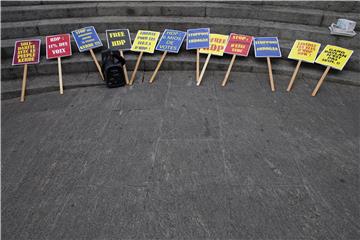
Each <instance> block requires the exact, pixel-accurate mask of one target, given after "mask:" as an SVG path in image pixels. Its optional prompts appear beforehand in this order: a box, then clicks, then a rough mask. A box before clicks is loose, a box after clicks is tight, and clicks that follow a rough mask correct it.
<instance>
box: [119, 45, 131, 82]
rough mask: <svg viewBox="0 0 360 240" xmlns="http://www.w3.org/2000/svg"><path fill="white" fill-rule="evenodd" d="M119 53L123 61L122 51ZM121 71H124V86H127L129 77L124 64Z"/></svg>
mask: <svg viewBox="0 0 360 240" xmlns="http://www.w3.org/2000/svg"><path fill="white" fill-rule="evenodd" d="M119 52H120V56H121V57H122V58H124V59H125V57H124V53H123V51H122V50H119ZM123 71H124V75H125V81H126V84H127V85H129V76H128V73H127V70H126V63H125V64H124V65H123Z"/></svg>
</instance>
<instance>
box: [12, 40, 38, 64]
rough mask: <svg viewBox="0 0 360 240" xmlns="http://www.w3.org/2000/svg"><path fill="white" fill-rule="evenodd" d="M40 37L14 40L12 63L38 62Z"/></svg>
mask: <svg viewBox="0 0 360 240" xmlns="http://www.w3.org/2000/svg"><path fill="white" fill-rule="evenodd" d="M40 43H41V40H40V39H31V40H21V41H16V42H15V47H14V55H13V60H12V65H26V64H37V63H39V62H40Z"/></svg>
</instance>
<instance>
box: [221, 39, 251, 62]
mask: <svg viewBox="0 0 360 240" xmlns="http://www.w3.org/2000/svg"><path fill="white" fill-rule="evenodd" d="M252 41H253V37H252V36H247V35H241V34H236V33H231V34H230V37H229V41H228V43H227V45H226V47H225V51H224V52H225V53H227V54H233V55H239V56H243V57H247V56H248V55H249V51H250V48H251V44H252Z"/></svg>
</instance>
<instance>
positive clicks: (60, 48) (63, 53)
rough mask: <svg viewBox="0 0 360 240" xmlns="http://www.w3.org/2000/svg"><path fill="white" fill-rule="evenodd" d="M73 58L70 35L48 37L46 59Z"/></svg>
mask: <svg viewBox="0 0 360 240" xmlns="http://www.w3.org/2000/svg"><path fill="white" fill-rule="evenodd" d="M67 56H71V44H70V34H59V35H53V36H46V58H47V59H52V58H60V57H67Z"/></svg>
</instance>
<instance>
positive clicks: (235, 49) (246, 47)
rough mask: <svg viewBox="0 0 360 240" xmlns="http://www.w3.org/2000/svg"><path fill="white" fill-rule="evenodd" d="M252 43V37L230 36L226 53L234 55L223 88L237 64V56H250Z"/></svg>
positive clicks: (233, 34)
mask: <svg viewBox="0 0 360 240" xmlns="http://www.w3.org/2000/svg"><path fill="white" fill-rule="evenodd" d="M252 41H253V37H252V36H247V35H240V34H236V33H231V34H230V37H229V41H228V42H227V45H226V47H225V51H224V52H225V53H227V54H232V55H233V57H232V58H231V61H230V65H229V68H228V70H227V72H226V74H225V78H224V80H223V81H222V83H221V85H222V86H225V85H226V82H227V80H228V78H229V75H230V71H231V68H232V66H233V64H234V62H235V58H236V56H237V55H239V56H243V57H247V56H248V55H249V51H250V48H251V44H252Z"/></svg>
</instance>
